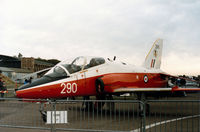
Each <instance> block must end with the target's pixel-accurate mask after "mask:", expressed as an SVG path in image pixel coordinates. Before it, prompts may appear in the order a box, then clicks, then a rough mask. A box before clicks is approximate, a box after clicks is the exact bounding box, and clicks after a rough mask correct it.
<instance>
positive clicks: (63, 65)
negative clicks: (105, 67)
mask: <svg viewBox="0 0 200 132" xmlns="http://www.w3.org/2000/svg"><path fill="white" fill-rule="evenodd" d="M104 63H105V59H104V58H102V57H83V56H80V57H77V58H75V59H69V60H66V61H62V62H60V63H58V64H57V65H56V66H55V67H53V68H52V69H51V70H50V71H49V72H47V73H46V74H45V76H50V77H67V76H69V75H70V74H73V73H76V72H79V71H81V70H84V69H88V68H92V67H95V66H98V65H101V64H104Z"/></svg>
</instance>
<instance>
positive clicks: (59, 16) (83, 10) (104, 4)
mask: <svg viewBox="0 0 200 132" xmlns="http://www.w3.org/2000/svg"><path fill="white" fill-rule="evenodd" d="M199 14H200V1H199V0H0V47H1V48H0V54H3V55H9V56H14V55H16V56H17V55H18V54H19V53H21V54H22V55H23V56H24V57H35V58H38V57H40V58H44V59H59V60H65V59H67V58H72V57H76V56H84V55H87V56H102V57H109V58H112V57H113V56H117V59H120V60H122V61H124V62H127V63H130V64H135V65H142V63H143V62H144V59H145V56H146V55H147V53H148V51H149V50H150V48H151V46H152V44H153V43H154V41H155V40H156V39H158V38H162V39H163V40H164V41H163V42H164V46H163V56H162V65H161V69H162V70H163V71H165V72H167V73H169V74H173V75H178V74H181V75H182V74H186V75H200V52H199V50H200V15H199Z"/></svg>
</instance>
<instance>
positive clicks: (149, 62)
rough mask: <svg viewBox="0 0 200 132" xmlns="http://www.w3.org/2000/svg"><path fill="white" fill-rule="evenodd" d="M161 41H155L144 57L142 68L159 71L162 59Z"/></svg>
mask: <svg viewBox="0 0 200 132" xmlns="http://www.w3.org/2000/svg"><path fill="white" fill-rule="evenodd" d="M162 48H163V40H162V39H157V40H156V41H155V42H154V44H153V46H152V48H151V50H150V51H149V53H148V55H147V56H146V59H145V62H144V67H146V68H148V69H151V68H153V69H160V66H161V57H162Z"/></svg>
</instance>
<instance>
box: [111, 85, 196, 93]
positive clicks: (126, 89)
mask: <svg viewBox="0 0 200 132" xmlns="http://www.w3.org/2000/svg"><path fill="white" fill-rule="evenodd" d="M162 91H171V92H176V91H200V88H181V87H177V86H175V87H172V88H170V87H168V88H118V89H115V90H114V92H117V93H118V92H162Z"/></svg>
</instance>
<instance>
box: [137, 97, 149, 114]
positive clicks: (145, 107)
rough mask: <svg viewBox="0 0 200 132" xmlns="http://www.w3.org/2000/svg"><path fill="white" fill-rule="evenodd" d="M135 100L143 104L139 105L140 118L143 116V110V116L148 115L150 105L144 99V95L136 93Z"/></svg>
mask: <svg viewBox="0 0 200 132" xmlns="http://www.w3.org/2000/svg"><path fill="white" fill-rule="evenodd" d="M137 98H138V100H139V101H141V102H143V103H139V113H140V116H144V110H145V114H149V113H150V105H149V104H148V103H147V102H146V98H147V97H146V94H145V93H138V94H137Z"/></svg>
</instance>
